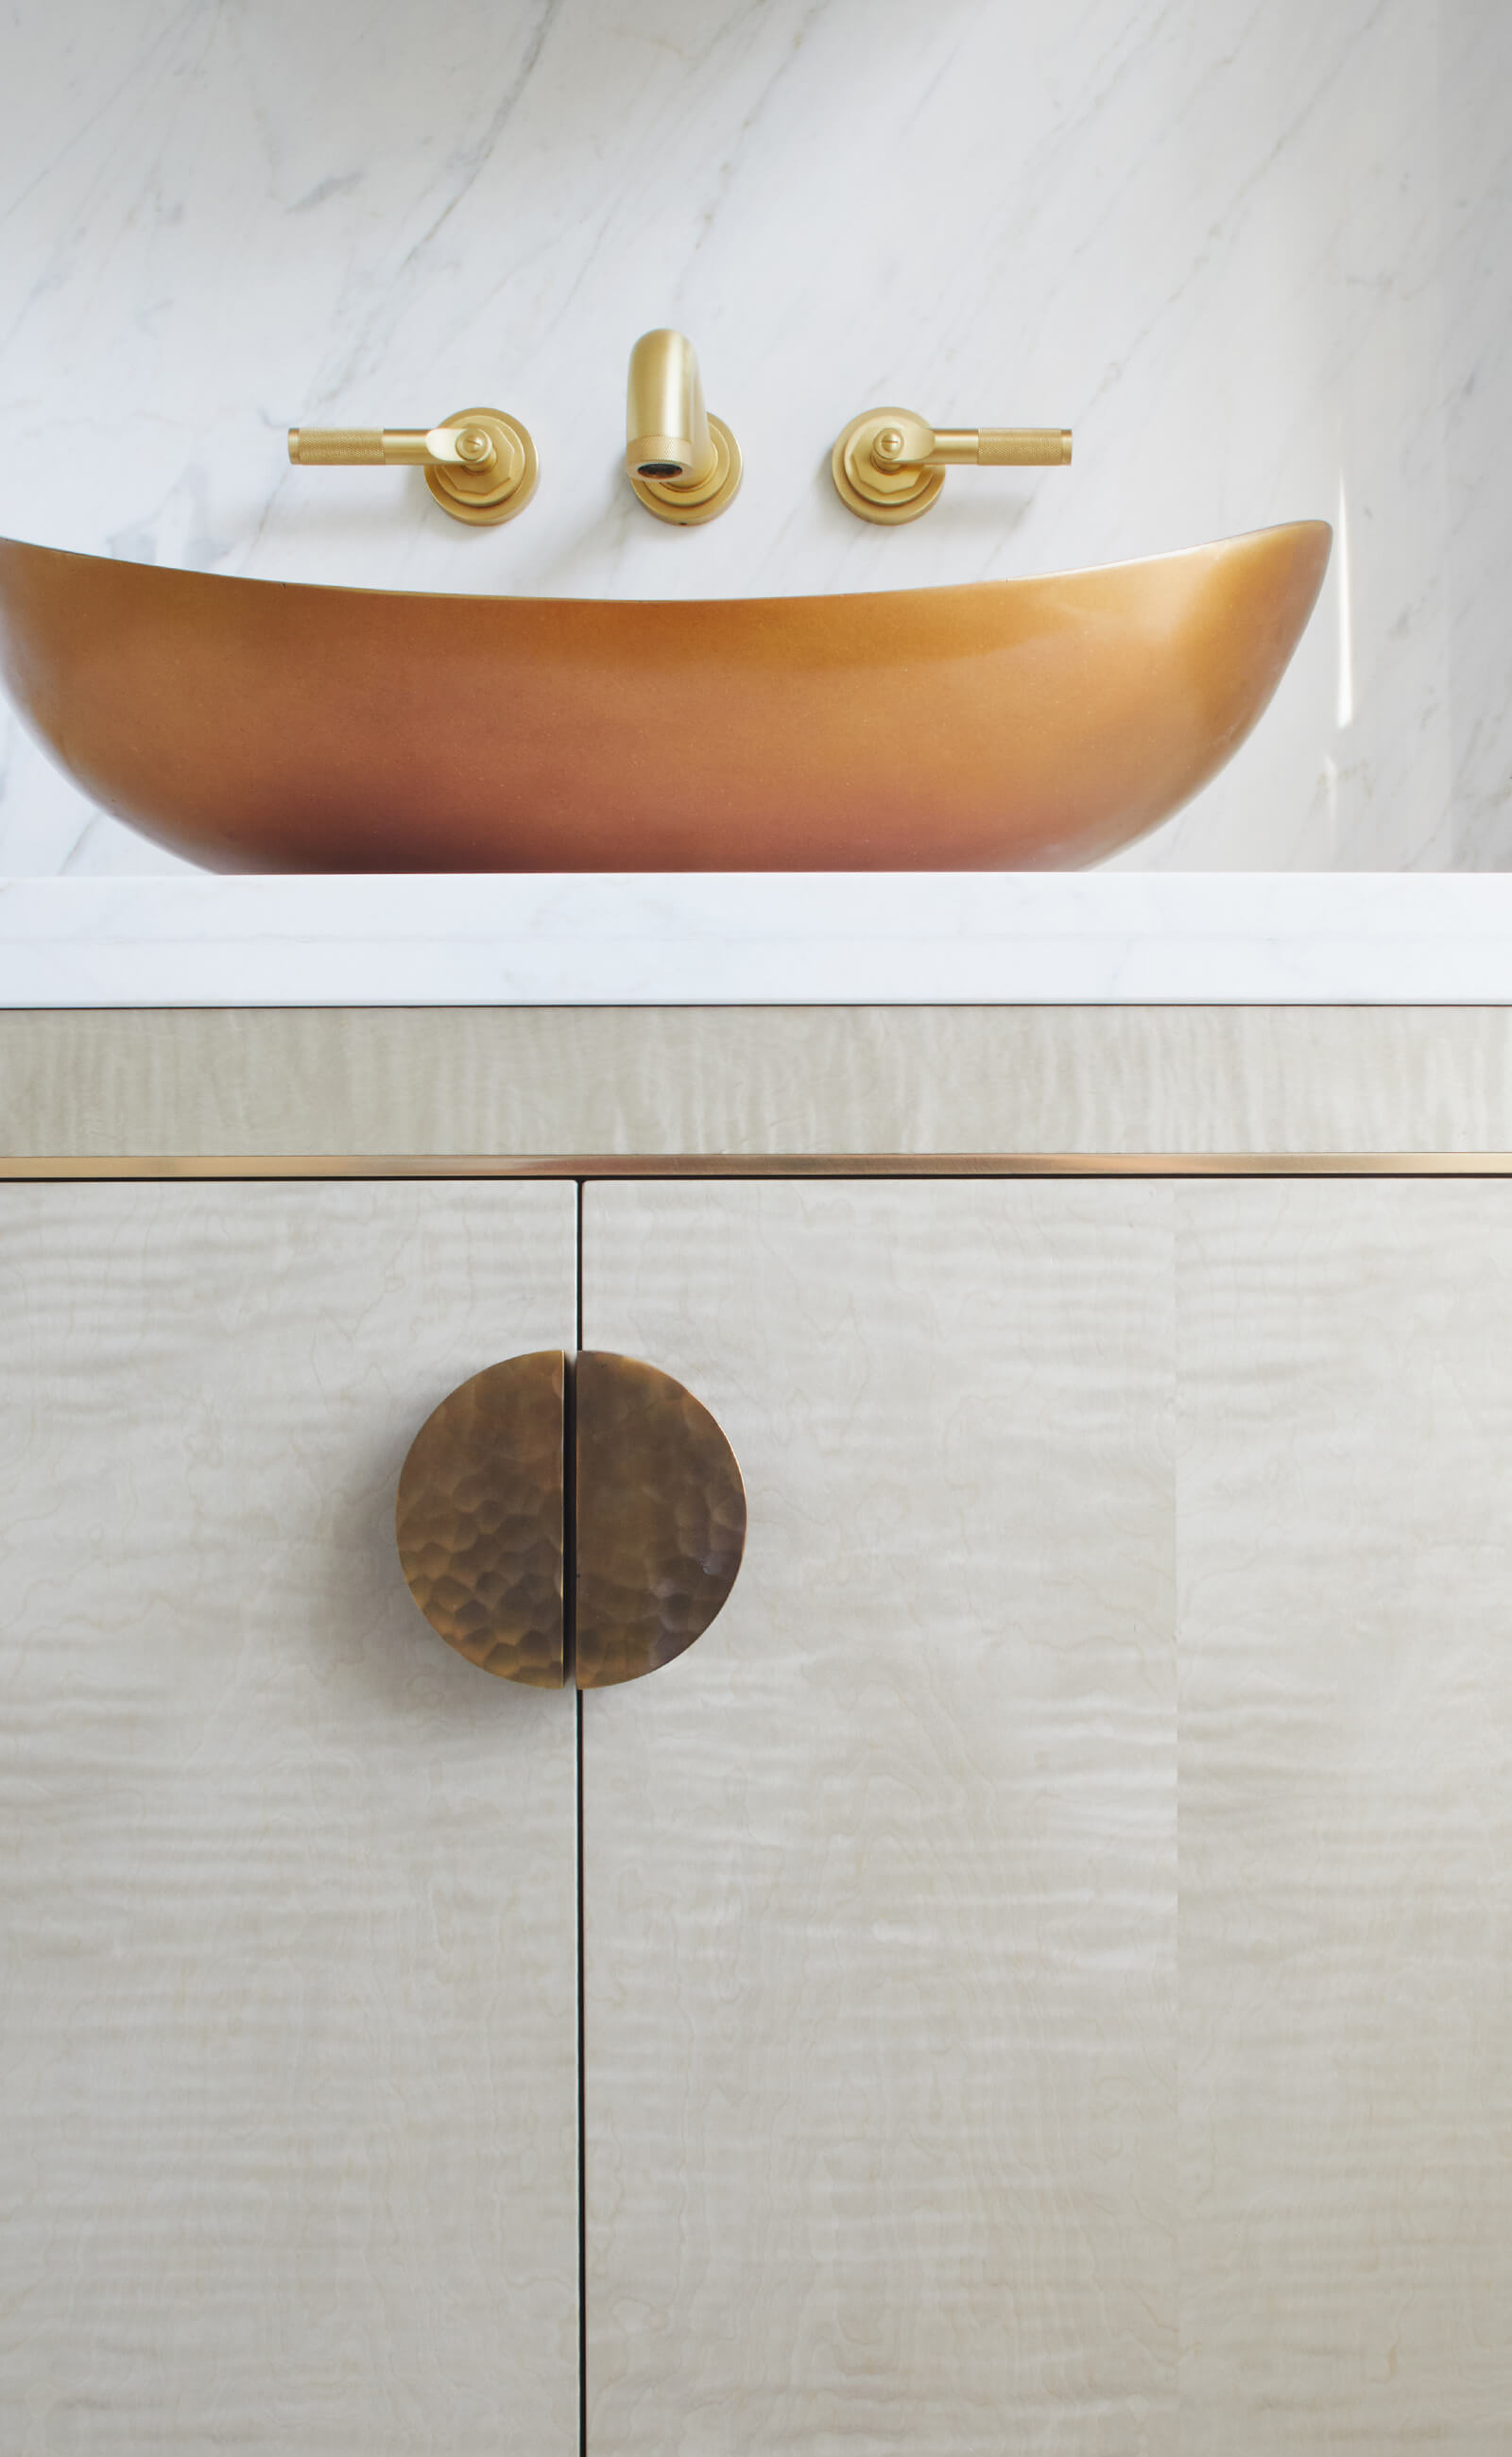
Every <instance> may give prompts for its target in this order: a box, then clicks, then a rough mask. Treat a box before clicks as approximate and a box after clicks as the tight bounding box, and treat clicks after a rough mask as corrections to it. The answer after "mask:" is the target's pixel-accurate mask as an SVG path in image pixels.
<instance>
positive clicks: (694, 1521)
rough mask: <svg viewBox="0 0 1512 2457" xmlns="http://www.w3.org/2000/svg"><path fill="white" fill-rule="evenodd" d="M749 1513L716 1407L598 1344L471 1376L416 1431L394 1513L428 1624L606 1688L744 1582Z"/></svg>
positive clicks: (501, 1667) (506, 1663)
mask: <svg viewBox="0 0 1512 2457" xmlns="http://www.w3.org/2000/svg"><path fill="white" fill-rule="evenodd" d="M569 1438H570V1439H571V1446H572V1452H573V1466H574V1475H573V1479H572V1484H573V1494H574V1499H575V1508H574V1510H573V1513H572V1517H573V1520H574V1524H573V1525H572V1526H571V1527H570V1528H568V1527H567V1526H566V1523H565V1520H566V1509H565V1496H566V1486H567V1476H566V1466H567V1453H568V1444H569ZM745 1524H746V1509H745V1488H744V1486H743V1485H742V1483H741V1481H740V1471H739V1468H738V1467H737V1466H736V1464H735V1454H734V1453H733V1451H732V1450H731V1448H730V1445H729V1443H728V1442H727V1441H726V1439H725V1437H724V1435H723V1434H722V1433H721V1432H720V1430H719V1427H718V1426H717V1424H716V1423H715V1419H714V1418H713V1416H711V1415H710V1414H709V1411H708V1409H707V1408H705V1407H704V1406H702V1404H701V1403H700V1402H699V1401H698V1400H697V1399H695V1398H694V1395H693V1394H692V1392H691V1391H687V1390H685V1389H684V1388H683V1385H682V1384H681V1383H680V1382H675V1381H673V1378H672V1376H671V1374H670V1373H660V1372H658V1370H657V1369H656V1367H655V1366H653V1365H645V1364H642V1363H641V1362H640V1361H639V1360H638V1359H637V1358H635V1357H632V1356H615V1355H611V1353H609V1352H607V1351H605V1350H601V1349H594V1350H589V1351H586V1352H584V1354H583V1355H581V1356H580V1357H579V1358H578V1359H577V1361H576V1366H575V1368H574V1369H569V1366H568V1361H567V1359H566V1358H565V1356H564V1355H563V1354H562V1352H561V1351H560V1350H555V1349H553V1350H548V1351H546V1352H542V1353H540V1354H538V1355H533V1356H514V1357H510V1358H508V1359H507V1361H506V1362H505V1363H503V1364H501V1365H490V1366H489V1367H487V1370H486V1371H485V1372H484V1373H475V1374H474V1375H473V1376H472V1377H471V1379H470V1380H469V1381H466V1382H464V1383H462V1384H460V1385H459V1387H458V1388H457V1389H456V1390H455V1391H453V1392H452V1393H451V1394H450V1395H449V1396H448V1397H447V1398H445V1399H444V1400H443V1401H442V1403H441V1405H440V1407H439V1408H437V1409H436V1411H435V1413H434V1414H432V1415H430V1416H429V1417H427V1418H426V1420H425V1424H424V1425H423V1426H422V1427H421V1429H420V1432H419V1433H418V1434H417V1435H416V1436H415V1439H414V1441H413V1443H412V1444H411V1446H410V1451H409V1456H408V1457H407V1458H406V1459H405V1461H404V1469H403V1472H402V1474H401V1476H400V1479H399V1500H398V1507H397V1511H396V1515H395V1528H396V1534H397V1537H398V1541H399V1558H400V1563H401V1566H402V1568H403V1570H404V1577H405V1580H406V1581H407V1582H408V1585H409V1590H410V1593H411V1595H412V1596H413V1597H414V1599H415V1601H416V1603H417V1604H418V1605H419V1606H420V1609H421V1611H422V1612H423V1613H424V1614H425V1619H426V1620H427V1621H429V1622H430V1624H431V1627H432V1628H433V1629H435V1630H436V1631H438V1632H439V1634H440V1635H441V1637H443V1638H444V1639H445V1641H446V1643H447V1644H448V1646H454V1647H456V1649H457V1650H458V1652H459V1654H462V1655H466V1657H467V1659H468V1661H469V1662H473V1663H476V1664H479V1665H481V1666H482V1668H483V1669H484V1670H485V1671H486V1672H493V1673H496V1674H498V1675H499V1677H500V1678H501V1679H503V1680H506V1681H522V1682H525V1683H528V1684H529V1685H530V1686H531V1687H533V1688H547V1689H556V1688H560V1687H561V1686H562V1683H563V1682H564V1680H566V1679H568V1678H569V1677H575V1679H576V1682H577V1685H578V1687H579V1688H581V1689H601V1688H608V1687H610V1686H611V1685H612V1684H614V1683H618V1682H622V1681H634V1680H638V1679H639V1678H640V1676H641V1675H642V1674H643V1673H646V1672H654V1671H655V1670H656V1669H657V1667H658V1666H659V1665H661V1664H663V1663H670V1662H672V1661H673V1658H674V1657H675V1656H678V1655H681V1654H683V1653H684V1652H685V1650H686V1649H687V1648H688V1647H690V1646H691V1645H692V1644H693V1642H694V1640H695V1639H696V1638H700V1637H701V1636H702V1634H703V1632H704V1631H705V1630H706V1629H707V1628H708V1626H709V1624H710V1622H711V1621H713V1620H714V1618H715V1614H716V1613H717V1612H718V1611H719V1609H720V1606H721V1605H722V1604H723V1602H724V1600H725V1598H726V1597H727V1596H728V1595H729V1593H730V1590H731V1588H732V1587H733V1586H734V1584H735V1575H736V1572H737V1571H738V1570H739V1567H740V1557H741V1553H742V1551H743V1549H744V1545H745ZM564 1593H565V1594H566V1595H567V1596H568V1597H569V1598H570V1600H571V1602H572V1604H573V1606H574V1607H575V1609H573V1610H571V1611H567V1610H564V1601H563V1599H564Z"/></svg>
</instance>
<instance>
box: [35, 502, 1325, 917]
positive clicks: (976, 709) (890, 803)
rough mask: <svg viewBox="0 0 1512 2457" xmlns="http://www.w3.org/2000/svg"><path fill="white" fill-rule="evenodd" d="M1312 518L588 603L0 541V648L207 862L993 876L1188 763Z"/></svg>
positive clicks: (44, 701)
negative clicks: (1150, 547) (830, 583)
mask: <svg viewBox="0 0 1512 2457" xmlns="http://www.w3.org/2000/svg"><path fill="white" fill-rule="evenodd" d="M1331 535H1332V532H1331V531H1330V529H1329V527H1328V526H1327V524H1326V523H1325V522H1322V521H1299V522H1295V523H1293V524H1291V525H1289V526H1288V527H1282V528H1271V529H1258V530H1255V531H1253V533H1251V534H1250V535H1249V536H1246V537H1237V538H1230V539H1226V540H1224V541H1223V542H1222V543H1220V544H1218V545H1214V546H1204V547H1192V548H1191V550H1190V551H1187V552H1185V553H1180V554H1167V555H1160V556H1157V557H1155V558H1154V559H1153V560H1151V561H1149V562H1142V563H1125V564H1114V565H1109V566H1108V567H1106V568H1102V569H1097V570H1092V571H1072V572H1060V573H1056V574H1054V575H1053V576H1052V577H1050V578H1047V579H1043V580H1005V581H979V582H973V583H969V584H967V585H965V586H963V587H958V588H916V589H898V590H887V591H881V592H879V593H878V594H876V595H871V596H849V597H786V598H764V599H763V598H755V599H738V598H733V599H720V600H710V601H703V602H697V601H694V602H686V603H671V604H668V603H654V604H619V603H612V602H608V601H603V600H584V599H572V598H529V597H441V596H417V595H409V594H404V593H400V592H392V593H391V592H387V591H383V590H377V589H362V588H312V587H307V586H291V585H286V584H284V583H281V582H278V581H267V580H238V579H229V578H224V577H221V576H219V575H217V574H212V573H204V572H194V571H172V570H164V569H161V568H158V567H156V566H154V565H143V564H133V563H116V562H111V561H106V560H103V559H101V558H100V557H97V556H93V555H82V554H62V553H58V552H55V551H53V550H52V549H50V548H48V547H36V546H21V545H16V544H13V543H10V542H9V541H5V540H0V671H3V672H4V675H5V678H6V681H7V683H8V684H9V686H10V692H11V694H12V696H13V697H14V699H15V702H16V704H17V706H18V708H19V709H20V711H21V712H22V714H23V715H24V716H25V717H26V719H27V720H28V722H29V723H30V724H31V726H32V727H33V728H34V729H35V731H36V733H38V734H40V736H41V738H42V740H43V741H44V742H45V743H47V744H48V745H49V746H50V748H51V749H52V752H53V753H54V754H55V755H56V756H57V758H58V759H59V760H60V761H61V763H62V765H63V766H64V767H65V768H66V769H67V770H68V771H69V773H70V774H72V776H73V777H74V778H76V780H77V782H78V783H79V784H80V785H81V786H82V787H83V789H84V791H85V792H86V793H87V794H88V795H91V796H92V797H93V799H94V800H95V801H97V802H99V803H100V804H102V805H103V806H104V808H105V809H106V810H108V811H111V812H114V815H115V816H116V817H118V818H121V819H125V820H127V821H129V822H130V824H131V825H132V826H134V827H136V828H139V829H141V830H142V831H143V832H144V833H145V834H146V835H148V836H154V837H155V838H156V839H157V840H158V841H159V842H160V843H162V844H165V845H168V846H171V847H172V849H173V850H174V851H175V852H176V853H178V854H183V855H186V856H188V857H190V858H191V859H192V860H195V861H199V862H203V863H204V864H206V865H207V866H208V867H209V868H211V869H213V870H224V871H247V870H261V871H363V870H372V871H443V870H473V871H489V870H493V871H508V870H519V871H531V870H569V871H570V870H611V871H612V870H621V871H633V870H671V871H677V870H1002V869H1069V868H1074V867H1076V866H1078V865H1080V864H1083V863H1087V862H1094V861H1099V860H1101V859H1102V858H1103V857H1105V856H1107V855H1108V854H1111V853H1115V852H1116V851H1117V850H1118V848H1119V847H1120V846H1121V845H1125V844H1128V843H1129V841H1130V839H1131V838H1133V837H1135V836H1140V835H1142V834H1143V833H1144V832H1145V830H1146V829H1148V828H1152V827H1154V826H1155V825H1156V824H1157V823H1158V822H1159V821H1160V820H1161V819H1164V818H1168V817H1169V816H1170V814H1171V812H1172V811H1174V810H1176V809H1178V808H1179V807H1180V805H1181V804H1182V803H1183V802H1185V801H1186V800H1188V798H1189V797H1190V796H1191V795H1192V794H1194V793H1196V792H1197V790H1198V788H1199V787H1200V786H1202V785H1205V784H1206V783H1207V782H1208V780H1209V778H1210V777H1211V776H1212V775H1213V774H1215V773H1216V772H1217V770H1218V769H1220V768H1221V767H1222V766H1223V764H1224V762H1225V760H1226V759H1228V758H1230V757H1231V756H1232V753H1233V752H1234V751H1235V750H1236V749H1237V748H1238V746H1239V744H1240V743H1241V742H1242V741H1243V740H1244V738H1245V735H1246V734H1247V733H1249V731H1250V729H1251V727H1252V726H1253V724H1254V722H1255V720H1256V718H1257V717H1258V716H1259V715H1260V714H1261V712H1262V711H1263V710H1264V708H1265V706H1266V704H1267V702H1268V701H1269V699H1270V698H1271V695H1272V693H1273V692H1274V690H1275V687H1276V685H1277V683H1278V682H1279V681H1280V678H1281V675H1282V673H1283V672H1284V671H1285V670H1286V665H1287V662H1288V660H1289V658H1290V657H1291V654H1292V651H1293V650H1294V649H1295V646H1296V643H1297V641H1298V639H1299V638H1300V637H1301V634H1302V630H1303V629H1304V627H1305V625H1306V622H1307V619H1308V616H1309V614H1310V613H1311V612H1312V609H1313V605H1314V602H1315V598H1316V596H1317V592H1318V588H1319V587H1320V586H1321V583H1322V578H1323V572H1324V569H1325V567H1326V565H1327V562H1328V554H1329V546H1330V541H1331Z"/></svg>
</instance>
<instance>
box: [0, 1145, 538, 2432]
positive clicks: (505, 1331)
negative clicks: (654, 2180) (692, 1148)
mask: <svg viewBox="0 0 1512 2457" xmlns="http://www.w3.org/2000/svg"><path fill="white" fill-rule="evenodd" d="M574 1210H575V1196H574V1191H573V1189H572V1188H571V1187H556V1186H526V1187H517V1186H511V1187H502V1186H482V1187H480V1186H461V1187H459V1186H451V1185H430V1186H418V1187H417V1186H380V1187H362V1186H351V1187H339V1186H314V1187H312V1186H211V1185H199V1186H175V1185H167V1186H83V1187H45V1186H32V1187H5V1188H4V1189H0V1340H3V1357H0V1495H3V1506H0V1596H3V1621H0V1681H3V1701H4V1704H3V1713H0V1820H3V1831H4V1838H5V1848H4V1851H3V1854H0V1893H3V1916H4V1921H5V1926H6V1930H7V1934H8V1950H7V1973H6V1982H5V1991H6V2003H5V2019H4V2042H5V2044H4V2052H3V2053H4V2071H5V2088H4V2094H3V2099H0V2125H3V2127H4V2132H5V2136H6V2143H5V2150H4V2160H3V2165H4V2175H5V2187H4V2193H5V2217H6V2226H5V2246H4V2251H3V2255H0V2263H3V2277H4V2292H3V2295H0V2446H3V2447H4V2448H5V2449H6V2450H7V2451H8V2452H14V2457H31V2452H33V2451H34V2452H42V2451H44V2450H45V2451H47V2452H50V2457H51V2452H52V2451H62V2450H67V2451H70V2452H74V2451H96V2450H97V2451H99V2452H101V2457H104V2452H109V2457H127V2452H133V2457H135V2452H141V2457H148V2452H152V2457H159V2452H162V2451H164V2450H168V2449H184V2450H193V2451H194V2452H196V2457H203V2452H204V2451H206V2450H208V2449H210V2448H212V2447H217V2448H218V2447H236V2448H238V2449H243V2448H244V2449H249V2450H259V2451H267V2452H269V2457H273V2452H277V2457H294V2452H299V2457H317V2452H321V2457H323V2452H341V2457H379V2452H382V2457H399V2453H400V2452H404V2457H409V2452H415V2457H419V2452H422V2451H425V2452H429V2451H431V2450H435V2449H443V2448H444V2449H445V2450H446V2451H447V2457H460V2452H477V2453H478V2457H483V2452H485V2451H487V2452H488V2457H496V2452H497V2451H499V2450H500V2449H504V2448H507V2449H513V2450H518V2451H520V2452H522V2457H523V2452H526V2451H528V2452H529V2457H568V2452H570V2451H571V2452H575V2451H576V2448H577V2405H578V2364H577V2351H578V2349H577V2331H578V2323H577V2254H578V2240H577V2139H576V2132H577V2125H576V2113H577V2091H576V2005H575V1996H576V1946H575V1926H576V1900H575V1881H574V1859H575V1840H576V1807H575V1764H574V1761H575V1736H574V1710H573V1702H572V1699H571V1697H570V1695H562V1694H549V1693H542V1692H540V1691H532V1690H528V1689H522V1688H519V1687H516V1686H513V1685H512V1684H510V1683H505V1682H499V1681H491V1680H489V1679H487V1677H486V1676H484V1675H482V1674H480V1673H478V1672H477V1671H476V1670H474V1669H473V1667H472V1666H471V1665H470V1664H468V1663H466V1662H464V1661H463V1660H462V1659H461V1658H460V1657H459V1656H457V1655H454V1654H453V1653H452V1652H451V1651H450V1650H449V1649H448V1648H447V1647H445V1646H444V1645H443V1644H442V1643H441V1642H440V1641H439V1640H436V1639H435V1638H433V1637H432V1636H431V1634H430V1633H429V1632H428V1631H427V1630H426V1629H425V1625H424V1623H423V1622H422V1621H421V1620H420V1617H419V1615H418V1614H417V1613H416V1611H415V1608H414V1606H413V1604H412V1603H411V1601H410V1600H409V1597H408V1595H407V1594H406V1592H405V1590H404V1584H403V1581H402V1580H401V1578H400V1575H399V1569H398V1563H397V1560H396V1558H395V1552H394V1540H393V1505H394V1490H395V1484H396V1480H397V1477H398V1474H399V1468H400V1464H401V1461H402V1460H403V1458H404V1452H405V1448H406V1446H407V1444H408V1442H409V1439H410V1437H411V1435H413V1433H414V1432H415V1430H416V1428H417V1426H418V1425H419V1424H420V1423H421V1421H422V1420H423V1418H424V1417H425V1415H426V1414H428V1412H429V1410H430V1409H431V1408H432V1407H433V1406H434V1405H435V1404H436V1402H437V1401H438V1400H439V1399H440V1398H441V1397H442V1396H443V1394H445V1392H446V1391H447V1390H448V1389H450V1388H451V1387H452V1385H453V1384H455V1383H456V1382H458V1381H460V1380H461V1379H462V1378H463V1377H464V1376H465V1375H466V1374H468V1373H474V1372H476V1371H477V1369H478V1368H479V1366H480V1365H482V1364H484V1363H487V1362H489V1361H491V1360H492V1359H493V1358H495V1357H499V1356H505V1355H508V1354H511V1353H515V1352H521V1351H526V1350H530V1349H536V1348H543V1347H549V1346H561V1347H567V1348H570V1347H571V1346H572V1345H573V1338H574V1294H575V1258H574Z"/></svg>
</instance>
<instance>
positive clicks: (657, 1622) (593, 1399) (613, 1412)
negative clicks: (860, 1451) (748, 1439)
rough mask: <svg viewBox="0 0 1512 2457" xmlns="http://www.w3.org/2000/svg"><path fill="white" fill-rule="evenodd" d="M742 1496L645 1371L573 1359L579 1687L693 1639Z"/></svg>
mask: <svg viewBox="0 0 1512 2457" xmlns="http://www.w3.org/2000/svg"><path fill="white" fill-rule="evenodd" d="M745 1516H746V1514H745V1486H744V1485H743V1484H742V1483H741V1481H740V1470H739V1469H738V1467H737V1466H736V1465H735V1453H734V1451H733V1450H732V1449H731V1448H730V1445H729V1443H728V1442H727V1441H726V1440H725V1437H724V1435H723V1434H722V1433H721V1432H720V1430H719V1428H718V1426H717V1425H716V1424H715V1420H714V1418H713V1416H711V1414H709V1411H708V1409H707V1408H706V1407H704V1406H703V1405H702V1404H701V1402H700V1401H698V1400H697V1399H695V1398H694V1395H693V1393H692V1392H691V1391H685V1390H684V1388H683V1386H682V1384H681V1383H680V1382H674V1381H673V1378H672V1375H671V1374H670V1373H658V1372H657V1370H656V1368H655V1366H654V1365H642V1364H641V1363H640V1362H639V1360H638V1359H637V1358H635V1357H633V1356H612V1355H611V1354H609V1353H608V1352H606V1351H605V1350H603V1349H587V1350H585V1351H584V1352H583V1354H582V1355H581V1356H580V1357H579V1358H578V1360H577V1632H576V1635H577V1685H578V1687H579V1688H580V1689H607V1688H610V1687H611V1686H612V1684H613V1683H616V1682H620V1681H638V1680H639V1679H640V1676H641V1674H642V1673H644V1672H654V1671H655V1670H656V1669H657V1667H658V1666H659V1665H661V1664H663V1663H671V1662H672V1661H673V1657H674V1656H678V1655H681V1654H683V1653H684V1652H685V1650H686V1649H687V1648H688V1647H690V1646H692V1644H693V1642H694V1639H695V1638H701V1637H702V1636H703V1633H704V1631H705V1630H706V1629H707V1628H708V1626H709V1623H710V1622H711V1621H713V1619H714V1617H715V1613H716V1612H718V1610H719V1608H720V1606H721V1605H722V1604H723V1602H724V1600H725V1598H726V1597H727V1596H728V1595H729V1593H730V1590H731V1588H732V1587H733V1586H734V1585H735V1574H736V1572H737V1571H738V1570H739V1567H740V1556H741V1554H742V1553H743V1552H744V1550H745Z"/></svg>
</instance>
